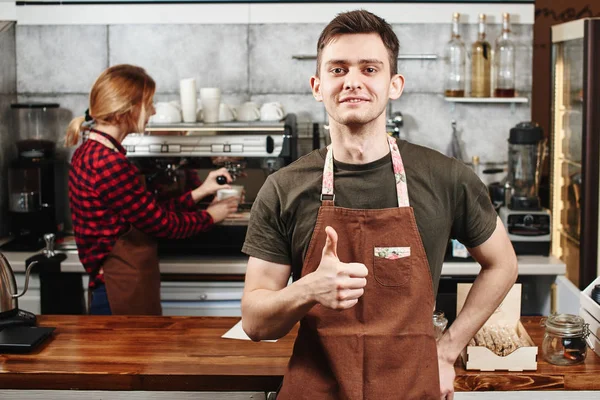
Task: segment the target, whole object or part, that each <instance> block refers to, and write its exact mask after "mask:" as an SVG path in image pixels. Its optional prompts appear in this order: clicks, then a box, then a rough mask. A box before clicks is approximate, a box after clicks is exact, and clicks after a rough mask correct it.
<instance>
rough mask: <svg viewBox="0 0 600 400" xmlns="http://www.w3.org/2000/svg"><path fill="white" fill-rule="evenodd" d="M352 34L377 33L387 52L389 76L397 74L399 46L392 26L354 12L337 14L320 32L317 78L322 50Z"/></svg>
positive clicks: (362, 11)
mask: <svg viewBox="0 0 600 400" xmlns="http://www.w3.org/2000/svg"><path fill="white" fill-rule="evenodd" d="M354 33H377V34H378V35H379V37H381V40H382V41H383V44H384V46H385V48H386V49H387V51H388V54H389V57H390V70H391V74H392V75H394V74H396V73H397V69H398V48H399V47H400V44H399V43H398V37H397V36H396V34H395V33H394V31H393V30H392V26H391V25H390V24H388V23H387V22H386V21H385V20H384V19H383V18H380V17H378V16H377V15H375V14H373V13H371V12H369V11H367V10H354V11H348V12H345V13H341V14H338V15H337V16H336V17H335V18H334V19H333V20H332V21H331V22H330V23H329V24H328V25H327V26H326V27H325V29H323V32H321V36H320V37H319V41H318V42H317V76H319V69H320V68H321V54H322V53H323V48H325V46H327V45H328V44H329V43H331V41H332V40H334V39H335V38H336V37H337V36H339V35H345V34H354Z"/></svg>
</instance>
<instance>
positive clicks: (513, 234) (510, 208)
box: [498, 122, 551, 256]
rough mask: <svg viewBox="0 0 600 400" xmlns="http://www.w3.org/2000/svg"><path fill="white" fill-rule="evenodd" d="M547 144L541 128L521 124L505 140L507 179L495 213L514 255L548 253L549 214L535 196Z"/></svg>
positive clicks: (527, 123)
mask: <svg viewBox="0 0 600 400" xmlns="http://www.w3.org/2000/svg"><path fill="white" fill-rule="evenodd" d="M545 151H546V141H545V139H544V135H543V132H542V129H541V128H540V126H539V125H538V124H536V123H534V122H521V123H519V124H517V125H516V126H515V127H513V128H511V130H510V136H509V139H508V176H507V179H506V184H505V191H504V195H505V201H504V205H503V206H502V207H500V209H499V210H498V214H499V215H500V219H501V220H502V222H503V223H504V226H505V227H506V230H507V231H508V237H509V238H510V240H511V242H512V244H513V247H514V248H515V253H517V254H519V255H544V256H547V255H548V254H549V253H550V232H551V231H550V211H549V210H548V209H545V208H542V207H541V205H540V198H539V196H538V189H539V182H540V172H541V166H542V162H543V159H544V155H545Z"/></svg>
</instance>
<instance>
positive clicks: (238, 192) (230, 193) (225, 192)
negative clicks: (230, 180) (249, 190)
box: [217, 185, 244, 201]
mask: <svg viewBox="0 0 600 400" xmlns="http://www.w3.org/2000/svg"><path fill="white" fill-rule="evenodd" d="M243 193H244V186H242V185H231V189H219V190H217V200H219V201H220V200H225V199H227V198H229V197H238V198H239V199H240V200H241V198H242V195H243Z"/></svg>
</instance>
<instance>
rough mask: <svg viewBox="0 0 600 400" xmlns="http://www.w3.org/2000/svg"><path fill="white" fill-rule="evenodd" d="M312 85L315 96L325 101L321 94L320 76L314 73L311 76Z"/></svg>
mask: <svg viewBox="0 0 600 400" xmlns="http://www.w3.org/2000/svg"><path fill="white" fill-rule="evenodd" d="M310 87H311V89H312V92H313V97H314V98H315V100H317V101H323V96H322V95H321V80H320V79H319V77H318V76H316V75H313V76H311V77H310Z"/></svg>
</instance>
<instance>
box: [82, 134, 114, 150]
mask: <svg viewBox="0 0 600 400" xmlns="http://www.w3.org/2000/svg"><path fill="white" fill-rule="evenodd" d="M88 140H93V141H95V142H98V143H100V144H102V145H104V146H105V147H108V148H109V149H111V150H113V151H115V152H117V153H118V152H119V149H117V147H116V146H115V145H114V144H113V143H112V142H111V141H110V140H108V139H107V138H105V137H104V136H102V135H100V134H98V133H96V132H94V131H91V132H90V134H89V136H88Z"/></svg>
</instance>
